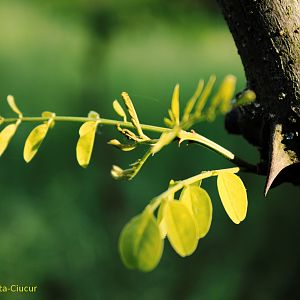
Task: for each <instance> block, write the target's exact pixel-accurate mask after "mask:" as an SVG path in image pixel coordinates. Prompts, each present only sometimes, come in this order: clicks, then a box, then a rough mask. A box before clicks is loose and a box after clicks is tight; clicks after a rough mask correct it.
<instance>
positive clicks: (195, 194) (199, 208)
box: [180, 185, 213, 239]
mask: <svg viewBox="0 0 300 300" xmlns="http://www.w3.org/2000/svg"><path fill="white" fill-rule="evenodd" d="M180 201H182V203H183V204H184V205H185V206H186V207H187V208H188V209H189V211H190V213H192V215H193V216H194V217H195V221H196V225H197V237H198V239H200V238H203V237H204V236H205V235H206V234H207V232H208V231H209V228H210V225H211V220H212V211H213V208H212V203H211V200H210V197H209V195H208V193H207V192H206V191H205V190H204V189H202V188H200V187H199V186H196V185H190V186H187V187H186V188H184V189H183V190H182V192H181V195H180Z"/></svg>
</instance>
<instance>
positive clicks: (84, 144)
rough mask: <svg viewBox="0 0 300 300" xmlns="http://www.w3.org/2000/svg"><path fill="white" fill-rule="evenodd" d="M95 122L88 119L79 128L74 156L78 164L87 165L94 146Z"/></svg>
mask: <svg viewBox="0 0 300 300" xmlns="http://www.w3.org/2000/svg"><path fill="white" fill-rule="evenodd" d="M96 130H97V122H94V121H88V122H85V123H83V124H82V125H81V127H80V129H79V140H78V142H77V147H76V157H77V161H78V163H79V165H80V166H82V167H84V168H85V167H87V166H88V164H89V162H90V159H91V155H92V151H93V146H94V140H95V134H96Z"/></svg>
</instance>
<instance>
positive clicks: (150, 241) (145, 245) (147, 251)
mask: <svg viewBox="0 0 300 300" xmlns="http://www.w3.org/2000/svg"><path fill="white" fill-rule="evenodd" d="M119 251H120V256H121V259H122V261H123V263H124V265H125V266H126V267H127V268H129V269H138V270H140V271H143V272H149V271H151V270H153V269H154V268H155V267H156V266H157V264H158V263H159V261H160V259H161V256H162V252H163V240H162V239H161V236H160V231H159V227H158V224H157V222H156V220H155V218H154V216H153V213H152V211H151V210H148V209H147V208H146V209H145V210H144V212H143V213H142V214H140V215H138V216H136V217H134V218H133V219H132V220H131V221H129V222H128V223H127V224H126V225H125V227H124V228H123V230H122V232H121V235H120V239H119Z"/></svg>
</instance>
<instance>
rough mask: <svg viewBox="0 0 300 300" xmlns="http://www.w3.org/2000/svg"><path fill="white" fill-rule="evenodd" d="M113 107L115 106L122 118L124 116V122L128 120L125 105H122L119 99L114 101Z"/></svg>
mask: <svg viewBox="0 0 300 300" xmlns="http://www.w3.org/2000/svg"><path fill="white" fill-rule="evenodd" d="M113 108H114V110H115V112H116V113H117V114H118V115H119V116H120V117H121V118H123V120H124V122H126V121H127V118H126V113H125V111H124V109H123V107H122V106H121V104H120V103H119V101H118V100H115V101H114V102H113Z"/></svg>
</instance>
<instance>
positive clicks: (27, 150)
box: [23, 124, 49, 163]
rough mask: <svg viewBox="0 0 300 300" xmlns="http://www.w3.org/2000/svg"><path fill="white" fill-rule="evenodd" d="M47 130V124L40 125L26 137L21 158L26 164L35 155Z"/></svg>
mask: <svg viewBox="0 0 300 300" xmlns="http://www.w3.org/2000/svg"><path fill="white" fill-rule="evenodd" d="M48 129H49V125H48V124H41V125H38V126H37V127H35V128H34V129H33V130H32V131H31V132H30V134H29V135H28V137H27V139H26V142H25V146H24V151H23V157H24V160H25V161H26V162H27V163H29V162H30V161H31V160H32V159H33V157H34V156H35V155H36V153H37V151H38V150H39V147H40V145H41V144H42V142H43V140H44V138H45V137H46V135H47V132H48Z"/></svg>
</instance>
